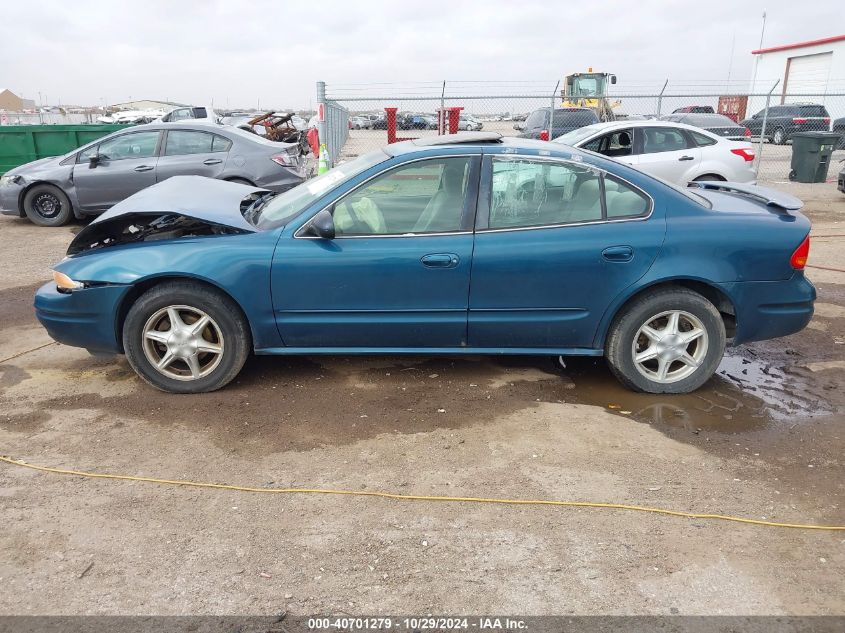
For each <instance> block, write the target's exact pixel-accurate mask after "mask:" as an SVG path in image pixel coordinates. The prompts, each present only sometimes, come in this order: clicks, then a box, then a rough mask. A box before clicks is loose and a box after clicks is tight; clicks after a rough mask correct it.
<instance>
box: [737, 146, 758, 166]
mask: <svg viewBox="0 0 845 633" xmlns="http://www.w3.org/2000/svg"><path fill="white" fill-rule="evenodd" d="M731 154H736V155H737V156H742V158H743V159H745V162H746V163H750V162H751V161H752V160H754V150H752V149H745V148H742V149H732V150H731Z"/></svg>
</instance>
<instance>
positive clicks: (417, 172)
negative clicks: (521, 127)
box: [272, 156, 480, 349]
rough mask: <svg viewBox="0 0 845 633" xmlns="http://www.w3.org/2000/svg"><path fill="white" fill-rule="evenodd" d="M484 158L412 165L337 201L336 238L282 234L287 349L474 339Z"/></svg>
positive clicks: (277, 300)
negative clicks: (470, 313) (469, 332)
mask: <svg viewBox="0 0 845 633" xmlns="http://www.w3.org/2000/svg"><path fill="white" fill-rule="evenodd" d="M479 165H480V159H479V158H478V157H473V156H452V157H441V158H430V159H425V160H418V161H412V162H410V163H406V164H404V165H400V166H397V167H394V168H392V169H390V170H388V171H386V172H383V173H381V174H379V175H378V176H375V177H373V178H371V179H369V180H368V181H366V182H364V183H363V184H362V185H361V186H359V187H358V188H356V189H354V190H353V191H351V192H350V193H348V194H346V195H345V196H344V197H342V198H341V199H340V200H338V201H336V202H335V203H334V204H332V205H330V207H329V209H330V210H331V213H332V215H333V222H334V227H335V232H336V236H335V238H334V239H323V238H318V237H314V236H312V235H309V230H308V224H307V223H306V224H305V225H304V226H303V227H302V228H300V229H299V230H298V231H297V232H296V233H295V234H294V235H288V236H286V235H283V236H282V237H281V238H280V240H279V244H278V246H277V248H276V252H275V255H274V258H273V265H272V293H273V302H274V309H275V315H276V322H277V324H278V327H279V332H280V334H281V336H282V339H283V340H284V343H285V345H286V346H288V347H302V348H351V347H355V348H379V349H384V348H405V349H407V348H455V347H462V346H465V345H466V321H467V304H468V296H469V276H470V268H471V263H472V262H471V260H472V248H473V235H472V222H473V217H474V211H475V201H476V197H477V194H476V192H477V181H478V171H479Z"/></svg>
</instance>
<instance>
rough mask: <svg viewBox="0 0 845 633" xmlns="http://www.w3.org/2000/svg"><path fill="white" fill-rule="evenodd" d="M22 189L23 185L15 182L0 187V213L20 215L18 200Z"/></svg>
mask: <svg viewBox="0 0 845 633" xmlns="http://www.w3.org/2000/svg"><path fill="white" fill-rule="evenodd" d="M22 191H23V185H19V184H16V183H12V184H9V185H5V186H3V187H0V213H2V214H3V215H14V216H17V217H21V209H20V206H18V203H19V202H20V199H21V192H22Z"/></svg>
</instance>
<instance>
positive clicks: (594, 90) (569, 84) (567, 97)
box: [560, 68, 621, 121]
mask: <svg viewBox="0 0 845 633" xmlns="http://www.w3.org/2000/svg"><path fill="white" fill-rule="evenodd" d="M615 83H616V75H611V74H610V73H594V72H593V69H592V68H590V69H588V70H587V72H585V73H572V74H571V75H567V76H566V77H564V80H563V90H561V91H560V94H561V98H562V99H563V107H564V108H590V109H591V110H595V112H596V114H597V115H598V117H599V120H600V121H614V120H616V119H617V118H618V117H617V115H616V114H615V113H614V112H613V108H616V107H618V106H619V105H620V103H621V102H620V101H615V102H613V103H611V102H610V101H608V99H607V96H606V95H607V92H608V90H607V89H608V86H610V85H613V84H615Z"/></svg>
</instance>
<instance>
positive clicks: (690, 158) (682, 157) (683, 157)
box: [678, 156, 695, 160]
mask: <svg viewBox="0 0 845 633" xmlns="http://www.w3.org/2000/svg"><path fill="white" fill-rule="evenodd" d="M678 160H695V156H681V157H680V158H679V159H678Z"/></svg>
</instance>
